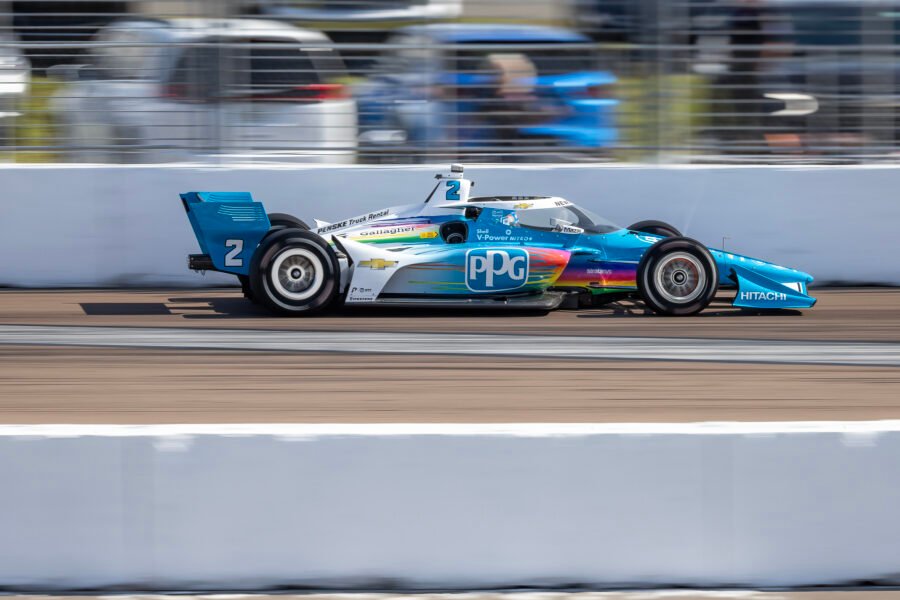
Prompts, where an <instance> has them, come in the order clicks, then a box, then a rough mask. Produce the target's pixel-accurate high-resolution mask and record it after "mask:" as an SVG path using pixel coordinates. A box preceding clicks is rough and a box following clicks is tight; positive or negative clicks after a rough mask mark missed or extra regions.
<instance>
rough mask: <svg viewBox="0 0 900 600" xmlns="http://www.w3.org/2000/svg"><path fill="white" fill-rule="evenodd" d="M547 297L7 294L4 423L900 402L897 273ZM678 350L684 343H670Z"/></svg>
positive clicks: (0, 306) (627, 415) (849, 408)
mask: <svg viewBox="0 0 900 600" xmlns="http://www.w3.org/2000/svg"><path fill="white" fill-rule="evenodd" d="M816 292H817V293H816V295H817V296H818V297H819V304H818V305H817V306H816V308H815V309H812V310H809V311H803V312H799V311H780V312H777V313H752V312H745V311H739V310H736V309H732V308H730V306H729V305H728V298H727V297H725V296H723V297H721V298H720V299H719V300H717V302H716V303H715V304H714V305H713V306H712V307H710V309H708V310H707V311H706V312H704V313H703V314H702V315H701V316H698V317H691V318H682V319H671V318H660V317H655V316H652V315H648V314H646V313H645V310H644V309H643V307H642V306H641V305H640V304H639V303H633V302H622V303H617V304H614V305H611V306H610V307H609V308H604V309H593V310H582V311H560V312H555V313H550V314H538V313H512V314H509V313H498V312H488V311H479V312H467V311H452V312H447V311H441V312H434V311H422V310H415V311H414V310H401V309H388V310H385V309H368V310H345V311H342V312H340V313H335V314H330V315H326V316H322V317H316V318H301V319H283V318H273V317H270V316H269V315H267V314H266V313H265V312H263V311H262V310H260V309H257V308H256V307H254V306H253V305H251V304H249V303H248V302H246V301H244V300H243V299H242V298H241V297H240V294H239V292H237V291H236V290H233V289H224V290H201V291H196V290H195V291H190V292H185V291H48V292H41V291H14V290H7V291H3V292H0V422H4V423H173V422H185V423H198V422H203V423H216V422H332V423H348V422H353V423H365V422H604V421H608V422H669V421H671V422H685V421H729V420H730V421H740V420H750V421H771V420H854V419H856V420H872V419H896V418H900V368H898V365H900V290H892V289H878V288H872V289H857V290H847V289H841V290H817V291H816ZM672 358H677V359H679V360H671V359H672Z"/></svg>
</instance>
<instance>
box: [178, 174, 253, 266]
mask: <svg viewBox="0 0 900 600" xmlns="http://www.w3.org/2000/svg"><path fill="white" fill-rule="evenodd" d="M181 203H182V204H183V205H184V210H185V212H187V215H188V219H189V220H190V222H191V228H193V230H194V235H195V236H196V238H197V242H198V243H199V244H200V251H201V252H202V253H203V254H202V255H201V256H199V257H197V256H192V257H191V262H190V264H191V265H192V268H194V265H200V266H198V267H197V268H210V270H214V271H222V272H224V273H233V274H235V275H249V274H250V259H251V258H252V257H253V252H254V251H255V250H256V247H257V246H258V245H259V242H260V241H261V240H262V239H263V237H264V236H265V235H266V233H268V231H269V228H270V223H269V217H268V216H266V209H265V208H264V207H263V205H262V203H261V202H255V201H254V200H253V196H251V195H250V194H249V193H248V192H187V193H185V194H181Z"/></svg>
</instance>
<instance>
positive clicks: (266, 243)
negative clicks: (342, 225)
mask: <svg viewBox="0 0 900 600" xmlns="http://www.w3.org/2000/svg"><path fill="white" fill-rule="evenodd" d="M340 273H341V270H340V263H338V259H337V256H336V255H335V253H334V251H333V250H332V249H331V247H330V246H329V245H328V243H327V242H326V241H325V240H324V239H322V238H321V237H319V236H318V235H316V234H314V233H311V232H309V231H304V230H302V229H294V228H289V229H284V230H281V231H278V232H275V233H273V234H271V235H269V236H268V237H267V238H265V239H264V240H263V242H262V243H261V244H260V246H259V248H257V250H256V253H254V255H253V261H252V262H251V265H250V287H251V290H252V294H253V297H254V299H255V300H256V301H257V302H259V303H260V304H262V305H263V306H265V307H266V308H268V309H269V310H271V311H273V312H276V313H278V314H282V315H286V316H301V315H310V314H315V313H317V312H321V311H323V310H325V309H326V308H328V306H330V305H331V304H332V302H334V300H335V298H336V297H337V295H338V291H339V287H340Z"/></svg>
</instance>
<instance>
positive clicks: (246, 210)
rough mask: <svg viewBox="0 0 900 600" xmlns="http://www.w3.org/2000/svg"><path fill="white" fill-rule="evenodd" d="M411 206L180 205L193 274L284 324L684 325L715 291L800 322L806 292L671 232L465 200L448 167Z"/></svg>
mask: <svg viewBox="0 0 900 600" xmlns="http://www.w3.org/2000/svg"><path fill="white" fill-rule="evenodd" d="M437 179H438V182H437V185H436V186H435V187H434V189H433V190H432V192H431V195H430V196H429V197H428V198H427V199H426V200H425V202H423V203H419V204H411V205H407V206H399V207H391V208H384V209H381V210H375V211H372V212H370V213H367V214H364V215H359V216H357V217H353V218H349V219H345V220H343V221H340V222H337V223H325V222H321V221H316V227H310V226H308V225H307V224H306V223H304V222H303V221H301V220H300V219H297V218H296V217H292V216H290V215H284V214H266V211H265V209H264V208H263V205H262V204H261V203H259V202H255V201H254V200H253V198H252V197H251V195H250V194H248V193H244V192H188V193H186V194H182V195H181V199H182V202H183V203H184V207H185V210H186V211H187V214H188V218H189V219H190V222H191V226H192V227H193V229H194V233H195V235H196V237H197V241H198V242H199V243H200V248H201V250H202V254H194V255H191V256H190V257H189V261H188V262H189V266H190V268H191V269H192V270H195V271H208V270H211V271H221V272H223V273H231V274H234V275H237V276H238V278H239V279H240V281H241V283H242V286H243V288H244V293H245V295H246V296H247V297H248V298H249V299H251V300H252V301H254V302H257V303H260V304H262V305H264V306H266V307H267V308H269V309H271V310H272V311H274V312H276V313H279V314H283V315H308V314H312V313H316V312H319V311H322V310H324V309H326V308H329V307H332V306H335V305H337V304H339V303H344V304H347V305H379V306H398V305H403V306H431V307H436V306H442V307H479V308H486V307H497V308H504V309H513V308H527V309H539V310H553V309H555V308H558V307H561V306H562V307H589V306H599V305H603V304H606V303H608V302H610V301H613V300H618V299H621V298H623V297H629V296H636V297H640V298H641V299H643V301H644V302H645V303H646V305H647V306H648V307H649V308H650V309H652V310H653V311H654V312H656V313H658V314H661V315H693V314H696V313H698V312H700V311H702V310H703V309H704V308H706V307H707V306H708V305H709V303H710V301H711V300H712V299H713V297H714V296H715V295H716V292H717V290H718V289H719V286H732V287H736V288H737V294H736V296H735V299H734V303H733V304H734V306H737V307H743V308H753V309H783V308H794V309H802V308H810V307H812V306H813V305H814V304H815V303H816V300H815V298H812V297H810V296H809V294H808V288H807V286H808V285H809V283H810V282H812V280H813V278H812V277H811V276H810V275H808V274H806V273H803V272H800V271H796V270H794V269H789V268H785V267H781V266H778V265H775V264H772V263H768V262H765V261H762V260H757V259H755V258H749V257H746V256H740V255H737V254H731V253H728V252H724V251H722V250H715V249H712V248H707V247H706V246H705V245H703V244H701V243H700V242H697V241H696V240H693V239H690V238H687V237H682V236H681V234H680V233H679V232H678V231H677V230H676V229H675V228H674V227H672V226H670V225H667V224H665V223H662V222H659V221H643V222H640V223H636V224H634V225H632V226H631V227H628V228H622V227H618V226H616V225H613V224H612V223H610V222H608V221H606V220H605V219H603V218H601V217H599V216H597V215H595V214H593V213H591V212H590V211H588V210H586V209H584V208H580V207H578V206H577V205H575V204H573V203H572V202H569V201H568V200H566V199H564V198H558V197H544V196H541V197H537V196H535V197H531V196H482V197H472V196H471V195H470V191H471V189H472V182H471V181H469V180H468V179H465V177H464V174H463V168H462V167H461V166H459V165H454V166H453V167H452V168H451V173H450V174H449V175H438V176H437Z"/></svg>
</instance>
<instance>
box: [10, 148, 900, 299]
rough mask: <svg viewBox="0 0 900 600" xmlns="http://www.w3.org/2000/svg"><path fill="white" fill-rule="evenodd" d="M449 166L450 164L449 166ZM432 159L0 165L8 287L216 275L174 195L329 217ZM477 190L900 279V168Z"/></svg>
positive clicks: (410, 180) (504, 172)
mask: <svg viewBox="0 0 900 600" xmlns="http://www.w3.org/2000/svg"><path fill="white" fill-rule="evenodd" d="M442 168H446V167H442ZM436 170H437V168H436V167H380V168H374V167H371V168H370V167H353V166H351V167H319V166H316V167H310V166H304V167H282V168H277V167H230V168H208V167H207V168H201V167H189V166H145V167H78V166H68V167H67V166H46V167H44V166H30V167H29V166H11V167H6V168H2V169H0V177H2V181H3V191H4V194H3V200H2V205H0V206H2V214H0V253H2V256H4V257H6V259H5V260H4V261H2V263H0V285H14V286H129V285H134V286H162V285H179V286H182V285H215V284H218V283H222V282H233V281H234V278H233V277H225V276H222V275H217V274H212V275H207V276H206V277H205V278H204V277H202V276H200V275H197V274H194V273H190V272H188V270H187V268H186V255H187V254H189V253H194V252H198V248H197V244H196V242H195V240H194V238H193V234H192V232H191V230H190V226H189V224H188V221H187V219H186V218H185V215H184V212H183V210H182V208H181V203H180V201H179V199H178V194H179V193H180V192H185V191H191V190H226V191H239V190H240V191H250V192H252V193H253V194H254V196H256V197H257V198H258V199H259V200H262V201H264V202H265V204H266V207H267V209H268V210H269V211H270V212H288V213H292V214H296V215H297V216H299V217H301V218H303V219H305V220H308V221H311V220H312V218H314V217H315V218H319V219H322V220H327V221H334V220H339V219H341V218H344V217H347V216H352V215H356V214H359V213H363V212H366V211H369V210H371V209H373V208H376V207H382V206H388V205H397V204H406V203H412V202H418V201H422V200H424V198H425V196H426V195H427V194H428V192H429V191H430V190H431V187H432V185H433V180H432V178H431V176H432V175H433V174H434V173H435V172H436ZM468 172H469V174H470V176H471V177H472V178H473V179H475V181H476V183H477V186H476V193H479V194H507V195H509V194H552V195H560V196H564V197H567V198H569V199H571V200H572V201H575V202H577V203H580V204H583V205H584V206H586V207H587V208H589V209H592V210H594V211H596V212H598V213H600V214H602V215H604V216H606V217H607V218H609V219H611V220H613V221H614V222H617V223H619V224H621V225H624V226H627V225H630V224H631V223H634V222H636V221H639V220H643V219H650V218H652V219H662V220H665V221H669V222H671V223H672V224H674V225H676V226H677V227H679V228H681V229H682V230H683V231H684V233H685V234H686V235H689V236H691V237H695V238H697V239H699V240H701V241H702V242H704V243H706V244H708V245H712V246H715V247H719V246H721V245H722V241H723V238H727V239H726V240H725V245H726V247H727V249H729V250H732V251H734V252H738V253H745V254H749V255H751V256H756V257H759V258H764V259H768V260H771V261H774V262H777V263H780V264H784V265H785V266H791V267H795V268H798V269H801V270H804V271H807V272H810V273H812V274H813V275H814V276H816V277H817V279H818V282H819V283H833V282H843V283H888V284H900V269H898V268H897V265H896V260H895V259H896V256H897V254H898V250H900V241H898V240H900V236H898V229H900V201H898V198H897V190H898V189H900V168H893V167H808V168H804V167H780V168H779V167H653V166H619V165H611V166H571V167H534V166H502V167H500V166H498V167H492V166H484V167H472V168H470V169H469V170H468Z"/></svg>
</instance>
